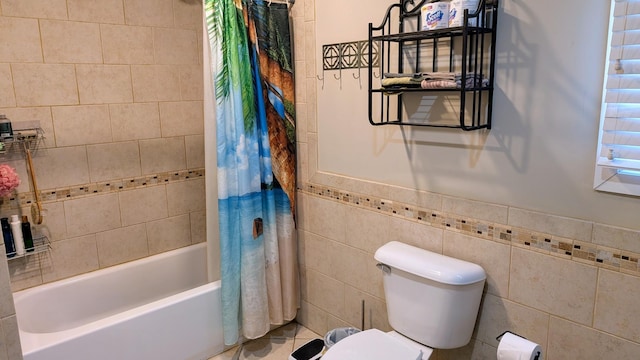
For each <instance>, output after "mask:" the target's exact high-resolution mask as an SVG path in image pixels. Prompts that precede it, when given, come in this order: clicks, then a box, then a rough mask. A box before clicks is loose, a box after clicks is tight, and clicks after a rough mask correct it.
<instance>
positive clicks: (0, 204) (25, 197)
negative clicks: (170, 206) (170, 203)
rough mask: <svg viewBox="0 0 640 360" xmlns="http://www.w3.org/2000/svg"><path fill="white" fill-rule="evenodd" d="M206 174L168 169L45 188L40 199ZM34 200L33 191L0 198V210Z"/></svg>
mask: <svg viewBox="0 0 640 360" xmlns="http://www.w3.org/2000/svg"><path fill="white" fill-rule="evenodd" d="M204 175H205V170H204V168H198V169H192V170H180V171H168V172H163V173H158V174H151V175H145V176H138V177H132V178H125V179H116V180H110V181H101V182H97V183H90V184H82V185H75V186H70V187H64V188H57V189H48V190H43V191H40V199H41V200H42V202H43V203H50V202H55V201H60V200H70V199H75V198H80V197H84V196H89V195H96V194H106V193H111V192H119V191H124V190H131V189H137V188H142V187H147V186H153V185H161V184H167V183H173V182H177V181H185V180H190V179H196V178H202V177H204ZM34 201H35V195H34V194H33V192H23V193H19V194H18V195H17V196H15V197H10V198H9V199H8V200H7V198H4V199H0V210H5V209H16V208H20V207H25V206H30V205H31V203H33V202H34Z"/></svg>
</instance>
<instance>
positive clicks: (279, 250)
mask: <svg viewBox="0 0 640 360" xmlns="http://www.w3.org/2000/svg"><path fill="white" fill-rule="evenodd" d="M205 13H206V21H207V31H208V33H209V42H210V45H211V53H212V54H211V55H212V56H211V58H212V59H214V60H213V63H212V74H213V75H212V76H213V81H214V84H215V101H216V129H217V130H216V132H217V134H216V142H217V143H216V145H217V155H218V164H217V171H218V207H219V222H220V253H221V276H222V307H223V326H224V338H225V344H227V345H231V344H234V343H236V342H237V340H238V336H239V334H242V335H243V336H244V337H245V338H248V339H254V338H257V337H260V336H262V335H264V334H266V333H267V331H269V329H270V326H271V325H279V324H284V323H286V322H287V321H290V320H293V318H295V315H296V311H297V308H298V306H299V302H300V299H299V280H298V264H297V239H296V232H295V222H294V214H295V188H296V184H295V179H296V172H295V170H296V159H295V113H294V103H295V102H294V86H293V84H294V77H293V65H292V64H293V58H292V52H291V43H290V38H291V36H290V28H289V16H288V8H287V6H286V5H285V4H276V3H272V4H266V3H265V2H264V1H262V0H253V1H248V0H244V1H241V0H207V1H206V2H205Z"/></svg>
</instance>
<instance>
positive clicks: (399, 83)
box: [381, 76, 422, 88]
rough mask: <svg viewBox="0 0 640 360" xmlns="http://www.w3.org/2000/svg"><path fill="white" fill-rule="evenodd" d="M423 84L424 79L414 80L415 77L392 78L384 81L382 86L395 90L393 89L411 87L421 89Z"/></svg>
mask: <svg viewBox="0 0 640 360" xmlns="http://www.w3.org/2000/svg"><path fill="white" fill-rule="evenodd" d="M421 82H422V78H414V77H408V76H407V77H392V78H386V79H382V81H381V84H382V87H383V88H390V87H391V88H393V87H396V88H397V87H404V88H407V87H411V88H419V87H420V83H421Z"/></svg>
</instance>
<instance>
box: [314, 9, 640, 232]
mask: <svg viewBox="0 0 640 360" xmlns="http://www.w3.org/2000/svg"><path fill="white" fill-rule="evenodd" d="M393 3H395V1H390V0H386V1H384V0H371V1H369V0H368V1H364V0H357V1H356V0H352V1H341V0H323V1H317V2H316V64H317V65H316V66H317V69H316V71H317V72H318V74H319V75H322V45H324V44H333V43H339V42H347V41H355V40H365V39H366V38H367V24H368V23H369V22H373V23H374V25H378V24H379V23H380V22H381V21H382V18H383V16H384V13H385V11H386V8H387V7H388V6H389V5H390V4H393ZM609 4H610V3H609V1H602V0H588V1H581V0H565V1H560V2H558V1H551V0H541V1H535V2H534V1H522V0H510V1H501V3H500V10H499V17H498V44H497V46H496V59H497V62H496V77H495V79H496V80H495V88H496V91H495V94H494V115H493V128H492V129H491V130H490V131H489V132H483V131H476V132H471V133H467V132H463V131H461V130H443V129H433V128H426V129H425V128H417V127H404V128H401V127H397V126H386V127H373V126H371V125H369V123H368V121H367V97H366V81H367V79H366V77H365V76H364V74H365V72H364V71H363V72H362V74H363V77H364V79H363V80H362V89H361V88H360V85H359V83H358V80H356V79H354V78H353V77H352V74H356V75H357V70H344V71H342V84H340V81H338V80H335V79H334V78H333V75H334V74H335V75H336V76H337V75H338V72H337V71H327V72H325V73H324V76H325V81H324V88H322V82H320V81H318V84H317V93H318V105H317V106H318V109H317V111H318V169H319V170H320V171H321V172H328V173H335V174H340V175H345V176H349V177H355V178H360V179H366V180H372V181H378V182H383V183H388V184H393V185H398V186H403V187H407V188H414V189H419V190H425V191H432V192H437V193H441V194H446V195H451V196H459V197H463V198H467V199H472V200H479V201H486V202H491V203H497V204H505V205H510V206H515V207H520V208H525V209H530V210H536V211H541V212H545V213H550V214H555V215H561V216H568V217H573V218H578V219H584V220H591V221H596V222H601V223H605V224H611V225H616V226H623V227H628V228H633V229H638V228H640V223H639V222H638V214H639V213H640V199H638V198H633V197H625V196H619V195H614V194H608V193H601V192H596V191H594V190H593V188H592V187H593V184H592V181H593V172H594V159H595V152H596V141H597V129H598V121H599V119H598V116H599V112H600V101H601V89H602V71H603V68H604V55H605V54H604V51H605V50H604V49H605V46H606V28H607V14H608V11H609ZM340 85H341V86H340Z"/></svg>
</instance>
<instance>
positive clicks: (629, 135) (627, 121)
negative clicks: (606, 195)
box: [594, 0, 640, 196]
mask: <svg viewBox="0 0 640 360" xmlns="http://www.w3.org/2000/svg"><path fill="white" fill-rule="evenodd" d="M610 19H611V20H610V22H609V41H608V45H607V52H608V53H607V59H606V69H605V79H604V90H603V104H602V111H601V116H600V131H599V138H598V153H597V160H596V172H595V178H594V189H596V190H601V191H608V192H615V193H621V194H627V195H635V196H640V0H612V1H611V16H610Z"/></svg>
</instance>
